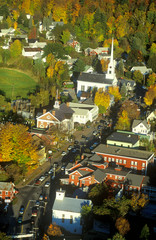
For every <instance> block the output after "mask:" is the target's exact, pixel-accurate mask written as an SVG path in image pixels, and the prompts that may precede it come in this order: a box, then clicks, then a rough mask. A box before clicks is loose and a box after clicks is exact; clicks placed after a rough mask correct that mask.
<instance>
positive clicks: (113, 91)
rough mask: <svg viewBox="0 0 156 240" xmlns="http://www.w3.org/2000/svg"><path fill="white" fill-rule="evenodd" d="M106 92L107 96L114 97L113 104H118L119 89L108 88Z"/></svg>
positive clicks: (119, 97)
mask: <svg viewBox="0 0 156 240" xmlns="http://www.w3.org/2000/svg"><path fill="white" fill-rule="evenodd" d="M108 92H109V94H111V95H113V96H114V100H115V102H118V101H119V100H120V99H121V94H120V92H119V87H109V89H108Z"/></svg>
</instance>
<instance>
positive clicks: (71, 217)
mask: <svg viewBox="0 0 156 240" xmlns="http://www.w3.org/2000/svg"><path fill="white" fill-rule="evenodd" d="M72 223H73V216H72V215H71V216H70V224H72Z"/></svg>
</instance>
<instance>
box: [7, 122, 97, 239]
mask: <svg viewBox="0 0 156 240" xmlns="http://www.w3.org/2000/svg"><path fill="white" fill-rule="evenodd" d="M95 130H96V131H97V128H95V127H94V128H89V129H86V131H84V132H83V134H85V137H84V138H82V137H81V135H82V132H81V134H79V136H78V137H77V138H76V140H78V141H79V144H77V145H75V146H74V148H78V146H79V149H80V151H83V150H84V148H83V146H84V145H85V147H86V148H89V147H90V146H91V145H92V144H93V143H94V142H95V141H97V140H98V141H99V140H100V139H99V137H96V136H93V131H95ZM75 156H76V153H72V150H70V151H69V152H68V154H67V155H66V156H64V157H62V156H59V157H58V158H55V161H56V162H58V163H59V168H58V171H56V177H55V179H54V180H52V178H51V175H49V176H47V177H46V179H45V180H44V181H43V182H42V183H41V184H40V185H39V186H36V185H35V180H36V179H33V180H32V181H31V182H30V183H29V184H28V185H26V186H24V187H21V188H20V189H19V193H18V195H17V199H18V202H17V203H16V204H14V205H10V206H9V209H8V214H7V216H6V219H7V220H8V219H9V220H8V221H9V226H8V231H7V232H8V234H10V235H11V234H23V233H28V232H31V233H34V235H35V236H36V237H35V238H36V239H39V238H38V235H41V234H42V233H43V232H45V230H46V229H47V227H48V226H49V225H50V223H51V219H52V216H51V215H52V205H53V202H54V199H55V192H56V189H57V188H58V187H59V178H60V175H61V170H59V169H60V166H61V165H62V162H64V163H68V162H70V161H74V160H75ZM49 167H50V164H47V168H45V169H44V172H45V171H48V170H49ZM42 175H43V173H42ZM38 178H39V176H38ZM46 181H50V186H49V187H47V188H46V187H45V186H44V185H45V182H46ZM40 194H42V195H43V197H44V199H43V200H41V201H40V206H38V207H37V216H36V217H34V220H35V221H34V224H32V223H31V217H32V210H33V208H34V206H35V203H36V200H39V196H40ZM45 197H46V199H45ZM21 205H24V209H25V210H24V214H23V215H22V223H18V217H19V215H20V214H19V210H20V207H21Z"/></svg>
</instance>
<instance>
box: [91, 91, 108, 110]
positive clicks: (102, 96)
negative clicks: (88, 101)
mask: <svg viewBox="0 0 156 240" xmlns="http://www.w3.org/2000/svg"><path fill="white" fill-rule="evenodd" d="M94 103H95V104H96V105H97V106H98V107H99V113H105V112H106V111H107V109H108V107H109V105H110V95H109V93H107V92H103V90H101V89H99V90H98V91H97V92H96V94H95V98H94Z"/></svg>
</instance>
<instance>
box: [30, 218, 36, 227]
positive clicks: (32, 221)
mask: <svg viewBox="0 0 156 240" xmlns="http://www.w3.org/2000/svg"><path fill="white" fill-rule="evenodd" d="M30 222H31V224H32V225H34V224H35V218H34V217H33V216H32V217H31V220H30Z"/></svg>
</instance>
